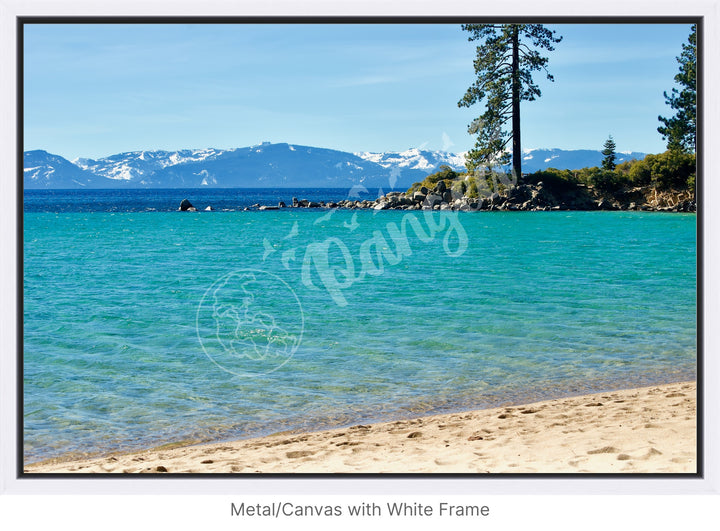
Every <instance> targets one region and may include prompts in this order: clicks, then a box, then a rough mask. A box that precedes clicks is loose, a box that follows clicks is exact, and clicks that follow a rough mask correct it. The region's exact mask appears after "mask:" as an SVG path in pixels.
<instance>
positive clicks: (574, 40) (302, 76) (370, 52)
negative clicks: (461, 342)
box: [24, 24, 690, 159]
mask: <svg viewBox="0 0 720 531" xmlns="http://www.w3.org/2000/svg"><path fill="white" fill-rule="evenodd" d="M549 27H550V28H551V29H555V30H557V33H558V34H559V35H562V36H563V41H562V42H561V43H560V44H558V45H557V46H556V50H555V51H554V52H550V53H549V54H548V56H549V58H550V63H549V71H550V72H551V73H552V74H553V75H554V77H555V82H554V83H550V82H547V81H545V80H544V75H542V74H541V73H537V74H536V76H535V78H536V80H537V81H538V83H539V85H540V86H541V89H542V91H543V96H542V98H540V99H538V100H537V101H534V102H524V103H523V105H522V109H521V116H522V135H523V139H522V140H523V148H562V149H602V144H603V143H604V142H605V140H606V139H607V137H608V135H609V134H612V135H613V137H614V138H615V141H616V144H617V149H618V150H620V151H622V150H632V151H642V152H647V153H657V152H661V151H664V149H665V144H664V142H663V141H662V139H661V137H660V135H659V134H658V133H657V126H658V120H657V116H658V114H663V115H666V116H667V115H669V114H670V109H669V107H667V105H666V104H665V100H664V98H663V91H664V90H667V91H669V90H670V89H671V88H672V87H673V86H674V81H673V77H674V76H675V74H676V73H677V71H678V63H677V61H676V59H675V58H676V56H678V55H679V54H680V52H681V46H682V44H683V43H685V42H687V37H688V35H689V33H690V25H688V24H663V25H658V24H615V25H600V24H585V25H576V24H573V25H562V24H556V25H550V26H549ZM475 46H476V44H475V43H471V42H468V40H467V34H466V33H465V32H463V31H462V30H461V29H460V27H459V25H456V24H451V25H443V24H422V25H418V24H406V25H385V24H378V25H359V24H358V25H276V24H266V25H260V24H256V25H230V24H228V25H192V24H169V25H149V24H137V25H120V24H117V25H100V24H87V25H57V24H55V25H40V24H28V25H26V26H25V43H24V53H25V55H24V68H25V79H24V98H25V101H24V112H25V122H24V133H25V146H24V148H25V149H26V150H30V149H45V150H47V151H49V152H51V153H56V154H59V155H62V156H64V157H66V158H68V159H74V158H76V157H90V158H98V157H103V156H108V155H111V154H114V153H119V152H123V151H133V150H143V149H147V150H149V149H165V150H177V149H185V148H208V147H214V148H232V147H242V146H249V145H253V144H257V143H260V142H263V141H271V142H289V143H293V144H302V145H310V146H320V147H328V148H333V149H340V150H344V151H403V150H406V149H408V148H412V147H423V148H425V149H444V150H447V151H455V152H459V151H465V150H467V149H469V148H471V147H472V146H473V144H474V140H473V138H472V137H471V136H470V135H469V134H468V133H467V125H468V124H469V123H470V122H471V121H472V119H473V118H474V117H476V116H478V115H480V114H481V113H482V106H481V105H476V106H475V107H473V108H471V109H467V108H458V106H457V102H458V100H460V98H461V97H462V96H463V94H464V93H465V90H466V89H467V87H468V86H469V85H470V83H472V80H473V77H474V74H473V70H472V60H473V57H474V55H475Z"/></svg>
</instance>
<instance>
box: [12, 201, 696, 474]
mask: <svg viewBox="0 0 720 531" xmlns="http://www.w3.org/2000/svg"><path fill="white" fill-rule="evenodd" d="M191 200H192V197H191ZM174 208H177V207H176V206H175V204H174V203H173V207H172V209H174ZM37 210H42V209H41V208H39V209H37ZM406 216H411V217H413V218H414V219H415V225H414V226H415V227H416V228H417V229H418V230H417V231H416V230H413V228H412V227H413V226H412V225H411V224H409V223H410V221H409V218H407V217H406ZM404 217H405V219H406V231H405V234H406V235H407V238H406V239H405V238H402V237H400V236H399V234H402V233H401V232H395V231H394V229H393V226H392V225H389V224H395V226H396V227H398V228H401V227H402V220H403V218H404ZM695 220H696V218H695V216H694V215H685V214H657V213H641V212H547V213H542V212H538V213H526V212H518V213H510V212H508V213H503V212H490V213H489V212H477V213H459V215H458V214H451V215H448V214H446V213H442V215H441V213H433V214H429V213H413V214H408V213H406V212H401V211H383V212H379V213H375V212H371V211H359V212H351V211H337V212H335V213H333V214H332V215H330V216H328V211H325V210H322V211H311V210H285V211H265V212H257V211H250V212H213V213H179V212H77V211H74V212H60V213H52V212H28V209H26V214H25V220H24V238H25V246H24V253H25V254H24V266H25V267H24V335H25V337H24V340H25V345H24V395H25V396H24V429H25V432H24V436H25V437H24V439H25V440H24V442H25V458H26V461H27V462H32V461H37V460H41V459H44V458H48V457H53V456H58V455H62V454H67V453H102V452H107V451H112V450H117V449H126V450H130V449H136V448H145V447H151V446H159V445H162V444H166V443H171V442H176V441H186V440H197V441H200V440H202V441H205V440H222V439H232V438H239V437H247V436H252V435H260V434H266V433H272V432H277V431H283V430H294V429H315V428H324V427H330V426H337V425H343V424H356V423H361V422H372V421H377V420H385V419H391V418H396V417H397V418H399V417H407V416H413V415H420V414H427V413H436V412H442V411H453V410H461V409H465V408H479V407H489V406H494V405H499V404H507V403H513V402H515V403H517V402H526V401H530V400H536V399H543V398H551V397H556V396H563V395H570V394H580V393H585V392H592V391H601V390H606V389H612V388H624V387H632V386H638V385H646V384H653V383H661V382H669V381H677V380H682V379H693V378H695V365H696V263H695V257H696V252H695V244H696V237H695ZM443 224H444V225H443ZM441 226H442V227H443V228H442V229H441V228H439V227H441ZM451 229H452V230H451ZM393 235H394V236H395V238H393ZM380 236H382V237H383V238H384V243H383V240H381V239H380ZM446 236H447V239H446ZM323 243H325V244H326V250H327V253H323V252H322V251H323V250H324V249H323V246H322V244H323ZM378 243H379V245H378ZM398 243H400V244H401V248H404V249H405V253H404V254H401V255H400V256H397V254H396V255H395V256H394V258H393V252H392V251H395V250H396V249H397V244H398ZM318 244H320V245H318ZM308 245H310V246H311V247H310V248H311V252H310V253H309V254H308V253H307V249H308ZM313 245H314V246H315V247H313ZM403 245H404V247H403ZM313 249H314V250H313ZM378 250H379V252H380V254H377V252H378ZM408 251H409V253H408ZM448 251H449V252H448ZM383 252H385V254H383ZM343 253H344V254H343ZM323 257H326V262H325V264H326V267H325V266H323V260H322V259H323ZM379 257H380V258H382V259H380V258H379ZM304 262H305V267H303V263H304ZM381 264H382V266H381ZM350 269H352V271H351V272H349V270H350ZM248 270H253V271H248ZM233 272H236V273H233ZM363 272H364V273H363ZM248 275H250V276H248ZM323 275H325V277H323ZM332 279H334V281H335V282H337V285H334V284H333V280H332ZM338 286H339V287H338ZM263 356H264V357H263Z"/></svg>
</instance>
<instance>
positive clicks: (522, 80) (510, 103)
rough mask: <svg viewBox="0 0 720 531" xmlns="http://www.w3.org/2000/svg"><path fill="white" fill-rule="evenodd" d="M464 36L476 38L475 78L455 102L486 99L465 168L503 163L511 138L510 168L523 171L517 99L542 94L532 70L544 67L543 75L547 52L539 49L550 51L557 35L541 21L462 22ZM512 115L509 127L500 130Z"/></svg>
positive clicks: (473, 126) (463, 104) (518, 172)
mask: <svg viewBox="0 0 720 531" xmlns="http://www.w3.org/2000/svg"><path fill="white" fill-rule="evenodd" d="M462 28H463V30H465V31H468V32H469V33H470V37H468V40H469V41H480V43H481V44H480V46H478V47H477V54H476V57H475V61H474V63H473V64H474V67H475V74H477V79H476V80H475V82H474V83H473V84H472V86H470V88H468V90H467V92H466V93H465V96H463V98H462V99H461V100H460V101H459V102H458V106H459V107H470V106H471V105H473V104H475V103H477V102H479V101H481V100H483V99H484V100H486V110H485V112H484V113H483V114H482V115H481V116H480V117H479V118H478V119H477V120H475V121H474V122H473V123H472V124H471V125H470V127H469V128H468V131H469V132H470V134H477V141H476V142H475V147H474V148H473V149H472V150H470V152H469V153H468V155H467V161H468V163H467V166H468V169H469V170H473V169H475V168H477V167H482V166H490V165H493V164H507V163H508V162H509V160H510V157H509V155H508V154H507V152H506V147H507V144H508V142H509V141H510V140H511V139H512V169H513V172H514V173H515V176H516V177H518V178H519V177H520V176H521V175H522V167H521V164H522V150H521V145H520V102H521V101H533V100H535V99H536V98H538V97H540V96H541V93H540V88H539V87H538V86H537V85H536V84H535V83H534V82H533V79H532V73H533V72H534V71H537V70H540V69H543V70H545V73H546V74H547V78H548V79H549V80H550V81H553V77H552V76H551V75H550V74H549V73H548V71H547V68H546V67H547V63H548V59H547V57H543V56H541V55H540V52H539V51H538V50H548V51H552V50H554V47H553V44H555V43H558V42H560V41H561V40H562V37H556V36H555V32H554V31H551V30H549V29H547V28H545V27H544V26H543V25H542V24H463V26H462ZM508 120H511V132H507V131H506V130H504V127H505V125H506V124H507V122H508Z"/></svg>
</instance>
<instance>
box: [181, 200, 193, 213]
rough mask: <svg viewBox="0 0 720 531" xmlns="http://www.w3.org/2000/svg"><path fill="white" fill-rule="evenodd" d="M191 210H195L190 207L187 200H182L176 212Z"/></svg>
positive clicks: (190, 204)
mask: <svg viewBox="0 0 720 531" xmlns="http://www.w3.org/2000/svg"><path fill="white" fill-rule="evenodd" d="M191 208H195V207H194V206H192V203H191V202H190V201H188V200H187V199H183V200H182V201H180V208H179V209H178V210H180V211H182V212H185V211H186V210H190V209H191Z"/></svg>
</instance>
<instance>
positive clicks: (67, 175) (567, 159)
mask: <svg viewBox="0 0 720 531" xmlns="http://www.w3.org/2000/svg"><path fill="white" fill-rule="evenodd" d="M644 156H645V154H644V153H629V154H623V153H618V154H617V161H618V162H623V161H624V160H630V159H631V158H638V159H639V158H643V157H644ZM601 160H602V154H601V153H600V152H599V151H592V150H576V151H568V150H561V149H537V150H526V151H524V152H523V170H524V171H525V172H534V171H537V170H539V169H546V168H548V167H554V168H558V169H575V168H581V167H586V166H598V165H600V161H601ZM442 165H448V166H450V167H452V168H454V169H455V170H459V171H462V170H464V169H465V157H464V154H462V153H460V154H457V153H448V152H444V151H427V150H421V149H409V150H407V151H403V152H385V153H371V152H357V153H348V152H345V151H337V150H333V149H325V148H317V147H308V146H299V145H293V144H284V143H282V144H271V143H268V142H265V143H263V144H260V145H256V146H250V147H243V148H236V149H228V150H220V149H198V150H190V149H186V150H180V151H133V152H127V153H118V154H116V155H111V156H109V157H104V158H101V159H97V160H95V159H87V158H79V159H76V160H74V161H69V160H67V159H65V158H63V157H61V156H59V155H54V154H52V153H48V152H46V151H42V150H36V151H26V152H25V153H24V179H23V184H24V188H25V189H61V188H78V189H81V188H88V189H90V188H203V187H213V188H302V187H312V188H350V187H352V186H355V185H362V186H365V187H367V188H384V189H386V190H390V189H396V190H405V189H407V188H408V187H410V186H411V185H412V184H413V183H414V182H417V181H421V180H423V179H424V178H425V177H426V176H427V175H429V174H430V173H433V172H435V171H437V170H438V169H439V168H440V166H442Z"/></svg>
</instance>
